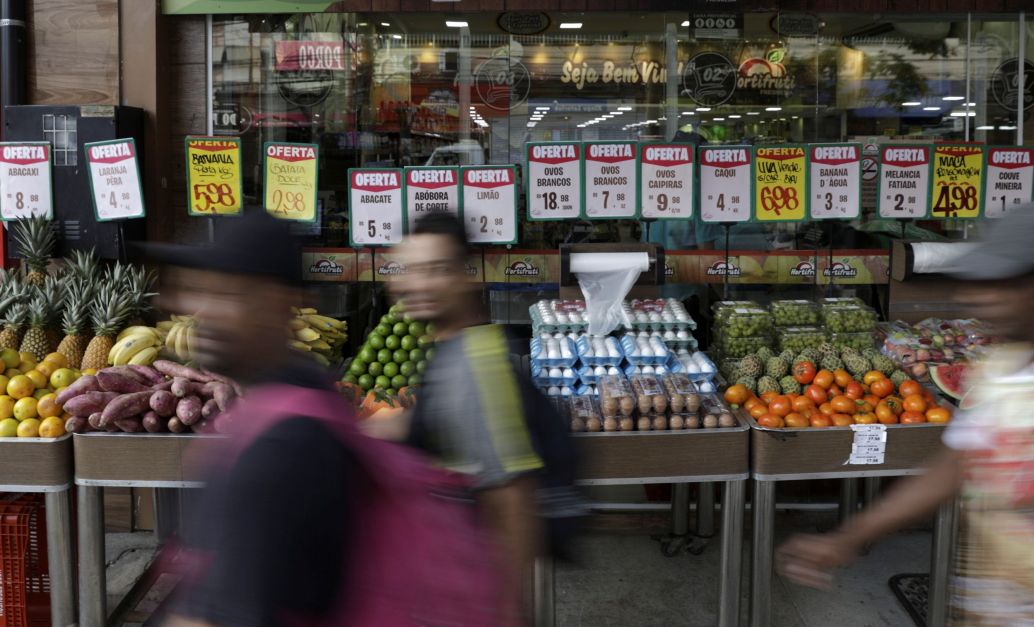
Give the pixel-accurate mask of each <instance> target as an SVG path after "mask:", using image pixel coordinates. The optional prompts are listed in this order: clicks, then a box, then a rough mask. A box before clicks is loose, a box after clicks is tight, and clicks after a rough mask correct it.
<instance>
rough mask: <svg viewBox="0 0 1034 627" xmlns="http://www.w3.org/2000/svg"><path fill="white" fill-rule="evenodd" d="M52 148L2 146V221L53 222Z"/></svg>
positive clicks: (29, 144) (44, 144)
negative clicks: (43, 219) (44, 219)
mask: <svg viewBox="0 0 1034 627" xmlns="http://www.w3.org/2000/svg"><path fill="white" fill-rule="evenodd" d="M50 175H51V162H50V144H49V143H47V142H9V143H0V219H3V220H4V221H7V220H20V219H21V218H30V217H33V216H44V217H47V218H51V217H53V215H54V199H53V194H52V191H51V189H52V188H51V183H50V180H51V179H50Z"/></svg>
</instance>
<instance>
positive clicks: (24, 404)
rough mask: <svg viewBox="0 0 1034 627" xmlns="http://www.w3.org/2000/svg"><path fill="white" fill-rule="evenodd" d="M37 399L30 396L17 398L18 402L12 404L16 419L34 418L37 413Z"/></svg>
mask: <svg viewBox="0 0 1034 627" xmlns="http://www.w3.org/2000/svg"><path fill="white" fill-rule="evenodd" d="M38 404H39V401H37V400H36V399H34V398H33V397H31V396H26V397H25V398H21V399H18V402H17V403H15V404H14V417H15V419H16V420H20V421H21V420H28V419H29V418H36V417H37V416H39V414H38V413H37V412H36V405H38Z"/></svg>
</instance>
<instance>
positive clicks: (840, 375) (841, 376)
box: [833, 368, 854, 388]
mask: <svg viewBox="0 0 1034 627" xmlns="http://www.w3.org/2000/svg"><path fill="white" fill-rule="evenodd" d="M833 380H834V381H836V383H837V385H839V386H840V387H841V388H846V387H847V384H848V383H850V382H852V381H854V377H852V376H851V373H850V372H848V371H846V370H844V369H843V368H837V369H836V370H834V371H833Z"/></svg>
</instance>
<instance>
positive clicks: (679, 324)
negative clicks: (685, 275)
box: [622, 298, 697, 331]
mask: <svg viewBox="0 0 1034 627" xmlns="http://www.w3.org/2000/svg"><path fill="white" fill-rule="evenodd" d="M622 306H623V308H624V310H625V315H627V316H628V319H629V321H630V322H631V323H632V326H633V328H637V329H639V328H648V329H653V330H659V331H675V330H682V331H692V330H694V329H696V328H697V323H696V321H695V320H693V317H692V316H690V315H689V312H687V311H686V308H685V307H684V306H683V305H682V303H681V302H680V301H678V300H677V299H674V298H667V299H664V298H658V299H649V300H639V299H634V300H631V301H625V302H624V303H623V304H622Z"/></svg>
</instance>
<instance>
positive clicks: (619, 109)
mask: <svg viewBox="0 0 1034 627" xmlns="http://www.w3.org/2000/svg"><path fill="white" fill-rule="evenodd" d="M631 110H632V107H618V111H631Z"/></svg>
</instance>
